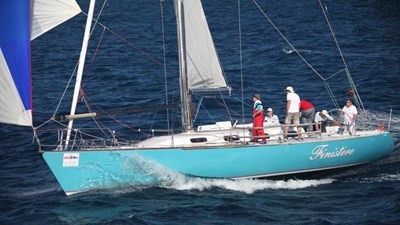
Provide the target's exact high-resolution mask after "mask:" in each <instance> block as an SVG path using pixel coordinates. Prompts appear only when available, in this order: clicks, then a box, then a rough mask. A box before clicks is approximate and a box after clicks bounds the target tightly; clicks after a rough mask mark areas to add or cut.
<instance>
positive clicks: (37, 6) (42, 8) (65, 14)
mask: <svg viewBox="0 0 400 225" xmlns="http://www.w3.org/2000/svg"><path fill="white" fill-rule="evenodd" d="M32 7H33V9H32V31H31V32H32V33H31V40H33V39H35V38H37V37H39V36H40V35H42V34H43V33H46V32H47V31H49V30H50V29H52V28H54V27H56V26H58V25H60V24H61V23H63V22H65V21H67V20H68V19H70V18H72V17H74V16H75V15H76V14H78V13H80V12H81V8H80V7H79V5H78V4H77V3H76V1H75V0H33V5H32Z"/></svg>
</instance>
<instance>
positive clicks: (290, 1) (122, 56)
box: [0, 0, 400, 225]
mask: <svg viewBox="0 0 400 225" xmlns="http://www.w3.org/2000/svg"><path fill="white" fill-rule="evenodd" d="M78 2H79V3H80V5H81V8H82V10H83V11H85V12H86V11H87V9H88V2H87V1H83V0H80V1H78ZM257 2H258V3H259V5H260V7H261V8H262V9H263V10H264V11H265V12H266V14H267V15H268V16H269V18H270V19H271V20H272V21H273V22H274V24H275V26H276V27H278V28H279V30H280V31H281V33H282V34H283V35H284V36H285V37H286V38H287V40H289V41H290V43H291V44H292V45H293V46H294V47H295V48H296V49H297V51H298V52H300V53H301V54H302V55H303V56H304V58H306V59H307V61H308V62H309V63H310V64H311V65H312V66H313V68H314V69H315V70H316V71H318V73H319V74H321V76H322V77H324V78H326V81H327V82H328V83H329V84H330V85H331V86H330V87H331V88H332V90H333V92H334V93H335V96H336V98H335V101H337V102H338V103H339V106H340V107H342V106H343V105H344V103H345V99H346V98H347V97H349V95H348V93H347V91H348V90H349V88H350V86H349V85H348V83H347V77H346V76H345V74H344V73H343V72H339V71H341V70H342V69H343V68H344V67H343V63H342V59H341V57H340V54H339V52H338V50H337V48H336V44H335V42H334V41H333V39H332V35H331V33H330V31H329V27H328V25H327V23H326V20H325V17H324V15H323V13H322V10H321V7H320V4H319V2H318V1H310V0H307V1H295V0H279V1H277V0H271V1H264V0H263V1H260V0H259V1H257ZM325 3H326V5H327V9H328V10H327V12H328V16H329V19H330V21H331V25H332V28H333V30H334V33H335V35H336V38H337V40H338V43H339V45H340V47H341V50H342V52H343V55H344V59H345V60H346V63H347V65H348V67H349V70H350V72H351V74H352V77H353V80H354V81H355V83H356V85H357V88H358V89H357V90H358V92H359V94H360V96H361V99H362V100H363V104H364V106H365V108H366V109H367V110H368V112H369V114H370V115H372V116H373V117H375V118H377V119H379V120H380V121H382V123H383V124H384V125H385V126H386V128H388V126H389V125H390V131H391V132H392V133H393V135H394V138H395V145H397V146H396V149H395V151H394V152H393V154H392V155H390V156H389V157H387V158H384V159H381V160H379V161H377V162H373V163H370V164H367V165H363V166H359V167H356V168H351V169H346V170H341V171H337V172H334V173H330V174H326V175H325V176H323V177H321V176H318V177H315V178H308V179H291V180H269V179H264V180H240V181H231V180H212V179H194V178H185V177H183V176H182V175H180V174H174V175H170V177H171V181H170V182H169V185H163V186H150V187H135V186H132V187H126V188H119V189H111V190H106V191H93V192H87V193H83V194H78V195H73V196H65V195H64V193H63V191H62V190H61V188H60V186H59V185H58V183H57V181H56V180H55V178H54V177H53V175H52V173H51V172H50V170H49V169H48V167H47V166H46V164H45V162H44V161H43V160H42V158H41V155H40V153H39V152H38V146H37V144H36V143H33V132H32V129H31V128H29V127H28V128H26V127H17V126H12V125H0V149H1V151H0V212H1V214H0V224H4V225H6V224H32V225H33V224H35V225H36V224H52V225H53V224H54V225H56V224H65V225H66V224H68V225H69V224H71V225H72V224H73V225H75V224H92V225H95V224H152V225H161V224H174V225H180V224H182V225H183V224H185V225H186V224H246V225H250V224H321V225H325V224H373V225H375V224H400V152H399V148H400V147H399V145H398V144H399V137H400V100H399V98H398V96H399V90H400V80H399V75H400V14H399V12H400V1H397V0H387V1H379V0H352V1H348V0H335V1H333V0H328V1H325ZM102 6H103V2H102V1H99V2H97V5H96V14H95V17H97V15H98V12H99V10H100V8H101V7H102ZM203 6H204V8H205V12H206V15H207V19H208V21H209V27H210V30H211V32H212V34H213V38H214V42H215V46H216V48H217V51H218V54H219V58H220V61H221V64H222V66H223V68H224V72H225V74H226V77H227V80H228V83H229V85H231V86H232V87H233V90H234V91H233V95H232V97H228V98H227V99H226V102H227V103H228V107H229V113H228V114H227V113H220V110H221V109H220V108H221V107H219V105H220V103H221V101H220V100H216V99H207V100H206V101H204V104H205V105H207V106H208V110H201V111H200V113H199V116H198V117H197V118H196V121H195V122H196V123H212V122H215V121H217V120H229V119H237V120H244V121H251V114H250V110H251V107H252V105H251V96H252V95H253V93H259V94H261V96H262V100H263V103H264V106H265V107H272V108H274V110H275V113H276V114H278V116H280V117H281V118H283V114H284V109H285V108H284V107H285V101H286V99H285V97H286V96H285V93H284V91H283V90H284V88H285V87H286V86H288V85H290V86H293V87H294V89H295V91H296V92H297V93H298V94H299V95H300V96H301V97H302V98H305V99H309V100H311V101H312V102H313V103H314V105H315V106H316V108H317V110H322V109H332V108H335V105H334V104H333V102H334V101H333V100H332V99H331V98H330V97H329V96H328V93H327V91H326V88H325V84H324V82H323V80H322V79H321V78H320V77H319V76H318V75H316V73H314V72H313V71H312V70H311V69H310V68H309V67H308V66H307V65H306V64H305V63H304V62H303V61H302V60H301V59H300V58H299V57H298V56H297V54H296V53H295V52H294V51H293V49H292V48H291V47H290V46H289V45H288V44H287V43H286V42H285V41H284V40H283V38H282V37H281V35H279V34H278V32H277V31H276V30H275V29H274V28H273V26H272V25H271V24H270V23H269V22H268V20H267V18H266V17H265V16H264V15H263V14H262V13H260V10H259V9H258V8H257V6H256V5H255V4H254V2H253V1H251V0H241V1H240V8H239V7H238V1H233V0H231V1H228V0H220V1H214V0H204V1H203ZM239 12H240V13H241V16H240V19H239V17H238V13H239ZM99 21H100V22H101V23H102V24H103V25H104V26H106V27H107V29H103V27H102V26H101V25H100V24H97V25H96V27H95V30H94V32H93V35H92V37H93V38H92V40H93V41H92V42H91V43H90V46H89V47H90V48H89V50H88V56H87V66H86V68H85V75H84V78H83V82H82V85H83V88H84V94H85V96H86V98H85V101H83V100H82V101H80V103H79V107H78V112H85V111H87V110H86V109H85V108H84V107H83V106H84V105H85V103H90V104H91V105H92V107H93V108H92V109H93V110H96V109H101V110H122V109H128V108H132V107H141V106H150V105H158V104H164V103H166V102H167V101H168V103H170V104H171V103H177V101H179V98H178V94H179V87H178V79H177V74H178V67H177V57H178V56H177V50H176V33H175V24H176V22H175V17H174V10H173V4H172V1H171V0H166V1H162V4H160V2H159V1H156V0H147V1H138V0H129V1H128V0H125V1H123V0H108V1H107V2H106V4H104V9H103V13H102V15H101V17H100V19H99ZM239 21H240V26H239ZM84 24H85V16H84V15H83V14H80V15H78V16H76V17H75V18H73V19H72V20H70V21H68V22H66V23H64V24H62V25H60V26H59V27H57V28H55V29H54V30H51V31H50V32H48V33H47V34H45V35H43V36H41V37H39V38H37V39H36V40H34V41H33V42H32V82H33V101H34V103H33V104H34V105H33V111H34V120H35V127H37V126H39V125H41V124H43V123H44V122H46V121H47V120H48V119H49V118H50V117H51V116H52V115H53V114H54V112H55V111H56V110H57V114H66V113H67V112H68V111H69V108H70V103H69V102H70V101H71V91H72V88H71V87H70V88H68V89H67V90H66V93H67V94H66V97H65V99H64V100H63V101H62V102H61V104H60V107H59V108H57V105H58V103H59V100H60V98H61V96H62V95H63V92H64V89H65V86H66V84H67V82H68V81H69V79H70V77H71V74H72V73H73V69H74V67H75V65H76V63H77V61H78V57H79V51H80V46H81V39H82V36H83V29H84ZM162 25H163V26H162ZM239 28H240V29H239ZM163 29H164V34H165V35H164V37H163V35H162V34H163V33H162V30H163ZM239 30H240V32H239ZM239 34H241V35H239ZM0 35H1V34H0ZM239 36H240V37H241V38H239ZM163 43H165V44H163ZM163 46H165V47H163ZM163 49H164V50H165V51H164V50H163ZM164 52H165V53H164ZM240 53H241V54H240ZM164 56H165V57H164ZM164 62H165V63H166V66H164ZM338 72H339V73H338ZM165 80H167V82H166V83H165ZM242 87H243V91H242ZM166 89H167V90H168V94H165V93H166ZM241 102H244V104H242V103H241ZM222 108H223V107H222ZM224 110H225V109H224ZM168 116H170V117H171V118H174V120H173V123H171V124H170V126H173V127H174V128H177V127H179V123H180V119H179V118H178V113H170V114H169V115H168ZM389 117H391V121H390V124H389ZM107 119H108V120H107ZM113 119H114V120H116V121H117V122H118V123H120V124H118V125H121V124H123V125H124V126H122V127H123V128H117V126H115V127H113V126H114V125H112V123H111V122H114V120H111V122H110V119H109V118H108V117H106V118H104V122H103V123H104V125H110V126H111V127H112V129H115V130H116V133H117V134H118V135H120V136H121V137H123V138H128V137H134V138H137V136H136V133H135V132H137V131H138V130H139V129H141V130H143V131H145V130H146V129H147V130H149V129H152V128H158V127H161V128H165V125H163V124H165V121H166V113H165V112H164V111H159V112H154V111H152V112H145V113H137V114H129V115H117V116H115V117H113ZM89 122H90V120H84V121H83V122H80V123H81V124H80V125H82V126H85V125H86V124H85V123H89ZM51 138H53V139H54V136H48V138H46V136H45V138H44V140H42V141H48V142H51V141H52V140H50V139H51ZM55 138H56V137H55ZM48 139H49V140H48ZM55 142H56V140H55V139H54V140H53V143H51V144H54V143H55ZM249 163H251V162H249Z"/></svg>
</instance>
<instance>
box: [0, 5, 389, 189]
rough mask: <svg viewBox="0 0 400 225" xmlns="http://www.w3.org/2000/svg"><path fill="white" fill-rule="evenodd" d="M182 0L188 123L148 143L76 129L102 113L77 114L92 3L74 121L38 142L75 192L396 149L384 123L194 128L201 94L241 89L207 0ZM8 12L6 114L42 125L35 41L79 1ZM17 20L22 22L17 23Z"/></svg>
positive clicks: (0, 74)
mask: <svg viewBox="0 0 400 225" xmlns="http://www.w3.org/2000/svg"><path fill="white" fill-rule="evenodd" d="M57 3H58V4H57ZM173 3H174V7H175V13H176V24H177V34H178V35H177V36H178V48H179V49H178V50H179V51H178V52H179V77H180V80H179V83H180V98H181V99H180V104H179V106H180V107H181V123H182V131H181V132H180V133H169V134H168V135H162V136H153V137H150V138H148V139H146V140H143V141H140V142H125V141H124V142H122V141H119V140H118V139H117V138H116V137H115V136H112V137H111V138H110V139H100V140H99V139H97V140H90V139H85V137H84V135H83V134H84V131H82V130H80V129H79V128H75V127H74V120H77V119H78V118H80V117H91V116H96V115H95V113H87V114H84V115H82V114H76V112H75V111H76V105H77V101H78V100H77V99H78V96H79V90H80V86H81V83H80V82H81V78H82V74H83V68H84V64H85V54H86V49H87V46H88V42H89V39H90V38H89V37H90V30H91V24H92V21H93V11H94V8H95V0H91V1H90V5H89V10H88V13H87V22H86V29H85V33H84V38H83V44H82V50H81V55H80V60H79V66H78V71H77V78H76V80H77V82H76V84H75V89H74V96H73V99H72V106H71V112H70V115H68V116H66V117H65V118H66V119H67V120H68V127H67V128H66V129H62V130H60V131H59V133H58V141H57V145H56V146H55V147H54V148H53V149H49V150H48V149H42V147H43V146H42V145H41V143H40V140H37V142H38V144H39V146H40V150H39V152H40V154H42V156H43V159H44V161H45V162H46V163H47V165H48V166H49V168H50V170H51V171H52V173H53V174H54V176H55V178H56V179H57V181H58V183H59V184H60V186H61V188H62V190H63V191H64V192H65V194H67V195H71V194H75V193H81V192H85V191H91V190H98V189H108V188H115V187H123V186H132V185H148V184H152V183H157V182H160V179H161V177H162V174H160V172H159V171H173V172H175V173H180V174H183V175H185V176H189V177H200V178H212V179H248V178H251V179H253V178H268V177H273V176H282V175H295V174H299V173H308V172H317V171H326V170H333V169H338V168H344V167H350V166H356V165H360V164H365V163H369V162H372V161H376V160H378V159H381V158H383V157H386V156H388V155H389V154H391V152H392V151H393V150H394V141H393V137H392V135H391V133H390V132H389V131H388V130H386V129H382V127H380V126H379V127H376V126H375V127H373V126H369V129H368V130H361V128H359V129H357V132H356V133H355V134H353V135H350V134H348V133H346V132H344V133H343V132H339V131H340V127H339V126H331V127H329V129H328V131H327V133H317V135H313V136H311V135H310V137H305V138H304V140H303V141H299V140H296V139H295V138H292V139H289V140H287V141H286V142H283V141H282V140H281V137H282V133H283V125H281V124H279V125H278V126H274V127H272V128H271V127H265V132H266V133H270V134H271V138H270V139H268V143H267V144H259V143H252V142H250V140H251V139H252V136H251V124H238V123H237V122H232V121H220V122H216V123H214V124H205V125H200V126H197V127H196V128H195V127H193V121H192V118H193V110H192V95H199V96H201V95H212V94H213V93H218V94H220V93H227V94H229V93H230V92H232V89H231V87H230V86H229V85H227V82H226V79H225V76H224V74H223V70H222V68H221V64H220V62H219V59H218V56H217V52H216V50H215V46H214V43H213V39H212V36H211V33H210V30H209V28H208V24H207V20H206V16H205V13H204V10H203V7H202V4H201V1H200V0H174V1H173ZM31 5H32V6H33V11H32V12H31V8H30V6H31ZM57 6H63V8H62V9H61V11H60V13H59V14H57V13H53V14H52V15H53V16H54V15H56V17H57V18H51V16H45V15H43V14H41V13H46V12H48V10H39V9H40V8H42V9H43V8H44V9H46V8H47V9H50V8H53V7H57ZM51 10H53V9H51ZM51 10H50V11H51ZM0 11H1V12H0V17H1V19H0V29H1V33H2V35H0V78H1V80H0V82H1V83H0V85H1V88H0V100H1V101H2V104H1V109H0V122H1V123H7V124H16V125H21V126H32V127H33V125H32V124H33V123H32V110H31V109H32V102H31V97H30V96H31V86H30V85H31V84H30V80H31V79H30V75H31V70H30V41H31V40H32V39H34V38H35V37H37V36H39V35H41V34H42V33H45V32H46V31H47V30H50V29H51V28H52V27H55V26H57V25H58V24H60V23H61V22H63V21H65V20H68V19H69V18H72V17H73V16H74V15H76V14H77V13H79V12H80V8H79V6H78V5H77V4H76V2H75V1H73V0H63V1H57V0H54V1H50V0H33V2H32V4H31V3H30V2H29V1H28V0H14V1H1V3H0ZM61 12H62V13H61ZM21 15H23V16H21ZM61 17H62V18H61ZM45 19H46V21H42V20H45ZM11 21H12V23H13V24H10V23H11ZM49 21H52V22H51V23H50V22H49ZM47 25H48V26H47ZM10 26H12V27H19V28H21V29H18V30H15V29H9V28H10ZM34 131H36V129H35V128H34ZM276 131H278V132H276ZM272 134H274V135H272ZM36 138H37V139H38V137H37V136H36ZM161 173H162V172H161Z"/></svg>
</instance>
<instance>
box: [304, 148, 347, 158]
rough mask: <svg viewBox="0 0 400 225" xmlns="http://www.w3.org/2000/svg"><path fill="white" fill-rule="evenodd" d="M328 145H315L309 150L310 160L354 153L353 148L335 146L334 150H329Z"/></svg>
mask: <svg viewBox="0 0 400 225" xmlns="http://www.w3.org/2000/svg"><path fill="white" fill-rule="evenodd" d="M328 146H329V145H319V146H316V147H315V148H314V149H313V150H312V152H311V154H312V156H311V157H310V160H314V159H329V158H336V157H344V156H349V155H352V154H353V153H354V149H347V148H346V147H342V148H340V149H338V148H336V149H335V150H334V151H329V149H328Z"/></svg>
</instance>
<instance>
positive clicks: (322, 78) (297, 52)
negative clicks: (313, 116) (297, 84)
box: [253, 0, 339, 108]
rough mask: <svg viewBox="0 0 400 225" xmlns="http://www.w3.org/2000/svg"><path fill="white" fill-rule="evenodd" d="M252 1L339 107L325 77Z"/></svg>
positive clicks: (256, 3) (255, 2) (254, 1)
mask: <svg viewBox="0 0 400 225" xmlns="http://www.w3.org/2000/svg"><path fill="white" fill-rule="evenodd" d="M253 3H254V4H255V5H256V6H257V8H258V9H259V10H260V12H261V13H262V14H263V15H264V17H265V18H266V19H267V20H268V22H269V23H270V24H271V25H272V27H273V28H274V29H275V30H276V31H277V32H278V34H279V35H280V36H281V37H282V38H283V39H284V40H285V42H286V43H287V44H288V45H289V46H290V47H291V48H292V50H293V51H294V52H296V54H297V55H298V56H299V57H300V58H301V60H303V62H304V63H305V64H306V65H307V66H308V67H309V68H310V69H311V70H312V71H313V72H314V73H315V74H316V75H317V76H318V77H319V78H321V80H323V82H324V85H325V87H326V88H327V90H328V94H329V96H330V98H331V100H332V101H333V103H334V105H335V107H337V108H339V105H338V104H337V101H336V99H335V96H334V95H333V93H332V91H331V88H330V85H329V83H328V82H327V81H326V79H325V78H324V77H323V76H322V75H321V74H320V73H319V72H318V71H317V70H316V69H315V68H314V67H313V66H312V65H311V64H310V63H309V62H308V61H307V60H306V59H305V58H304V57H303V55H302V54H301V53H300V52H299V51H298V50H297V49H296V48H295V47H294V46H293V45H292V43H291V42H290V41H289V40H288V39H287V38H286V36H285V35H284V34H283V33H282V32H281V31H280V30H279V28H278V27H277V26H276V25H275V23H274V22H273V21H272V20H271V18H270V17H269V16H268V15H267V14H266V12H265V11H264V10H263V9H262V8H261V6H260V5H259V4H258V2H257V1H256V0H253Z"/></svg>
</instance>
